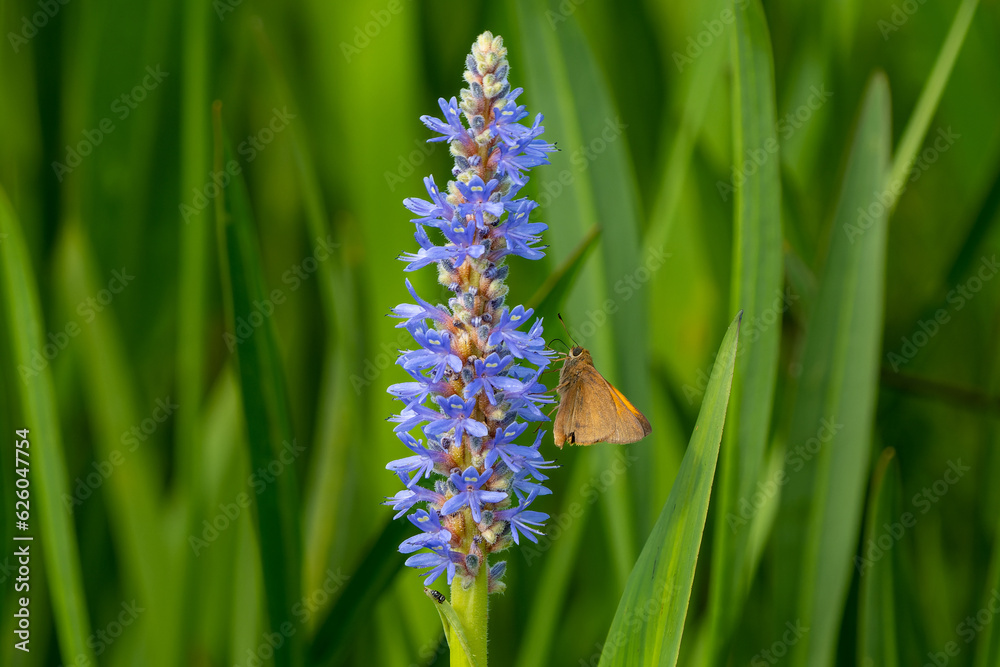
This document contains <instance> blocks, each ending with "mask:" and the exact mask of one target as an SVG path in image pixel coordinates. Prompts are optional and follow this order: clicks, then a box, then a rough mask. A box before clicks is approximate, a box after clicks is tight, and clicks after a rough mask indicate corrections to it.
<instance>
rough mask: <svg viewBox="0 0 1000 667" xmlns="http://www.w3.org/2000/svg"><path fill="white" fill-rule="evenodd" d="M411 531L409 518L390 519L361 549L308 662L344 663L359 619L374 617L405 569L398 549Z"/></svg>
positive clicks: (320, 663) (316, 666) (327, 616)
mask: <svg viewBox="0 0 1000 667" xmlns="http://www.w3.org/2000/svg"><path fill="white" fill-rule="evenodd" d="M409 533H410V527H409V524H408V523H407V522H406V521H399V520H395V521H389V522H388V523H387V524H386V525H385V528H383V529H382V532H381V533H380V534H379V536H378V539H376V540H375V541H374V543H372V545H371V547H370V548H369V549H368V550H367V551H363V552H362V554H361V555H360V560H359V561H358V562H359V565H358V567H357V568H355V570H354V571H353V572H352V573H351V578H350V579H349V580H348V581H347V585H346V586H345V587H344V588H343V592H342V593H341V594H340V596H339V597H338V598H337V600H336V602H334V603H333V606H332V607H331V608H330V611H329V613H328V614H327V615H326V617H325V618H324V619H323V621H322V622H321V623H320V624H319V625H318V626H317V629H316V636H315V639H314V640H313V643H312V646H310V647H309V660H308V664H309V665H312V666H314V667H319V666H323V667H328V666H329V667H332V666H333V665H340V664H342V663H343V660H344V658H345V655H346V653H347V650H348V649H349V648H350V647H351V646H352V642H353V641H354V640H355V639H356V638H357V637H356V635H357V628H358V623H361V622H362V621H365V620H370V619H371V617H372V616H373V614H374V610H375V604H376V603H377V602H378V601H379V599H380V598H381V597H382V594H383V593H384V592H385V591H386V590H387V589H388V588H389V585H390V584H391V583H392V582H393V580H394V579H395V578H396V575H397V574H398V573H399V571H400V570H401V569H403V559H402V558H400V556H399V552H398V551H397V549H398V547H399V543H400V542H402V541H403V540H404V539H405V538H406V537H407V536H408V535H409Z"/></svg>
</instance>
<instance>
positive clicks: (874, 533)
mask: <svg viewBox="0 0 1000 667" xmlns="http://www.w3.org/2000/svg"><path fill="white" fill-rule="evenodd" d="M895 455H896V452H895V450H893V449H892V448H891V447H890V448H888V449H886V450H883V452H882V455H881V456H880V457H879V460H878V463H876V464H875V472H874V473H873V474H872V483H871V492H870V493H869V496H868V509H867V510H866V512H865V536H864V537H865V539H864V541H863V542H862V543H861V549H862V553H866V551H867V549H868V545H869V544H875V543H876V542H877V541H878V539H879V538H880V537H881V536H882V535H883V534H884V532H885V530H886V529H885V528H884V526H887V525H891V524H894V523H895V524H898V523H899V521H900V516H901V515H900V514H899V510H898V503H897V502H896V501H897V498H898V496H899V466H898V465H897V463H896V460H895V458H894V457H895ZM894 553H895V551H889V553H888V554H885V555H884V556H883V557H882V558H881V559H880V560H878V561H875V562H873V563H870V564H869V563H863V562H862V564H861V573H860V577H861V592H860V596H859V598H860V599H859V604H858V607H859V608H858V664H859V665H878V666H879V667H896V665H898V664H899V651H898V649H897V645H896V598H895V593H894V591H895V586H894V582H893V578H894V577H895V575H896V568H895V567H893V562H894V558H893V554H894Z"/></svg>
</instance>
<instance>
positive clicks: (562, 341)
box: [546, 338, 569, 352]
mask: <svg viewBox="0 0 1000 667" xmlns="http://www.w3.org/2000/svg"><path fill="white" fill-rule="evenodd" d="M556 341H559V342H560V343H562V344H563V347H565V348H566V351H567V352H568V351H569V345H566V342H565V341H564V340H562V339H561V338H553V339H552V340H551V341H550V342H551V343H555V342H556ZM546 347H548V345H546ZM549 349H550V350H552V351H553V352H558V350H553V349H552V348H551V347H549Z"/></svg>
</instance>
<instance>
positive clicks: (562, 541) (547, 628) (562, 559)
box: [514, 448, 601, 667]
mask: <svg viewBox="0 0 1000 667" xmlns="http://www.w3.org/2000/svg"><path fill="white" fill-rule="evenodd" d="M588 449H589V448H588ZM583 454H584V452H581V456H577V457H574V459H573V460H572V461H571V462H570V463H569V464H568V465H567V466H566V468H565V469H563V470H560V472H561V473H562V474H564V475H568V476H569V480H568V482H567V483H566V489H567V490H568V491H569V492H568V493H566V494H565V495H564V497H563V500H562V506H561V512H560V515H561V516H577V517H578V518H577V519H576V520H575V521H572V522H570V523H569V525H568V526H565V527H562V526H560V530H561V532H560V533H559V539H558V540H553V539H551V538H549V537H546V538H545V539H544V540H542V541H540V547H541V548H539V547H535V546H534V545H529V544H524V545H523V546H522V547H521V549H523V550H524V556H525V558H526V559H527V563H528V565H531V564H532V563H536V562H537V563H540V564H541V565H542V575H541V577H539V580H538V581H539V584H538V588H537V589H536V592H535V596H534V597H535V599H534V602H533V603H532V605H531V609H530V611H529V612H528V622H527V623H526V624H525V633H524V637H523V638H522V639H521V646H520V649H519V650H518V652H517V659H516V661H515V662H514V664H516V665H517V666H518V667H545V666H546V665H550V664H551V652H552V643H553V638H554V636H555V635H556V632H557V630H558V623H559V619H560V612H561V611H562V610H563V605H564V603H565V599H566V593H567V591H568V590H569V581H570V577H571V576H572V574H573V565H574V563H575V562H576V560H577V557H578V555H579V554H578V552H579V550H580V544H581V542H582V537H583V531H584V528H586V526H587V521H588V520H589V519H590V515H591V513H590V512H589V511H587V508H589V507H591V505H592V503H591V502H588V500H589V499H588V498H587V497H586V495H585V493H584V491H585V490H586V489H587V487H588V480H590V479H592V477H593V476H594V475H595V474H596V475H600V473H601V465H600V461H601V457H599V456H598V455H597V452H586V454H587V455H588V456H589V458H584V457H583ZM574 507H575V508H584V509H583V511H582V512H580V511H579V509H578V510H577V512H576V514H570V511H571V510H570V508H574Z"/></svg>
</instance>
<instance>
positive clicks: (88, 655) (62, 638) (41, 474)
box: [0, 187, 94, 664]
mask: <svg viewBox="0 0 1000 667" xmlns="http://www.w3.org/2000/svg"><path fill="white" fill-rule="evenodd" d="M0 239H2V240H3V243H2V244H0V259H2V263H3V269H2V280H3V290H4V292H3V294H4V297H3V302H4V310H5V317H6V320H7V322H6V326H7V329H8V333H9V337H10V342H11V351H10V352H11V358H12V360H13V364H12V365H13V366H14V367H16V368H17V369H18V378H17V379H16V380H12V382H11V384H14V383H16V384H17V388H18V392H19V393H20V395H21V406H22V410H23V416H22V417H23V419H24V422H23V423H22V424H18V425H17V428H26V429H28V431H29V433H28V440H29V442H30V443H31V446H30V452H31V453H30V455H29V456H30V457H31V459H30V466H29V470H30V472H29V476H30V477H29V479H30V480H31V488H33V492H32V494H31V499H32V500H34V501H35V502H36V503H37V505H35V506H36V507H37V508H38V511H37V513H33V516H34V517H36V519H35V521H36V523H34V525H32V528H33V530H31V531H29V534H31V535H32V536H33V537H37V540H32V541H31V542H30V543H29V544H30V545H31V550H32V551H34V552H35V553H38V552H41V554H42V558H43V559H44V562H45V574H46V577H47V578H48V580H49V590H50V592H51V597H52V608H53V612H54V616H55V622H56V630H57V633H58V637H59V646H60V649H61V653H62V659H63V662H64V663H66V664H77V661H78V660H79V659H80V658H81V657H82V658H83V659H84V660H85V661H89V663H90V664H94V653H93V648H92V646H91V644H90V643H89V642H88V637H89V635H90V621H89V619H88V618H87V603H86V600H85V598H84V592H83V581H82V577H81V574H80V556H79V547H78V546H77V539H76V529H75V527H74V525H73V520H72V516H71V515H70V514H68V513H67V512H66V509H65V507H63V501H62V498H63V497H64V496H68V495H69V484H68V483H67V480H66V461H65V458H64V455H63V444H62V436H61V433H60V429H59V416H58V415H57V414H56V401H55V392H54V391H53V387H52V371H51V369H50V368H49V366H48V364H45V365H44V366H42V368H41V370H35V364H36V363H37V359H38V358H40V357H41V353H40V352H39V350H41V349H42V347H43V346H44V344H45V343H44V342H43V338H42V336H43V332H44V331H46V328H45V322H44V321H43V320H42V308H41V304H40V301H39V298H38V283H37V280H36V279H35V275H34V273H33V272H32V269H31V264H30V261H29V257H30V255H29V253H28V248H27V245H26V244H25V242H24V235H23V233H22V231H21V225H20V222H19V221H18V219H17V213H16V212H15V211H14V208H13V206H11V204H10V200H9V199H8V198H7V192H6V190H4V189H3V188H2V187H0ZM33 357H34V358H33ZM10 437H13V434H11V435H10ZM5 465H7V464H5ZM29 525H31V524H29ZM9 640H11V638H8V641H9Z"/></svg>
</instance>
